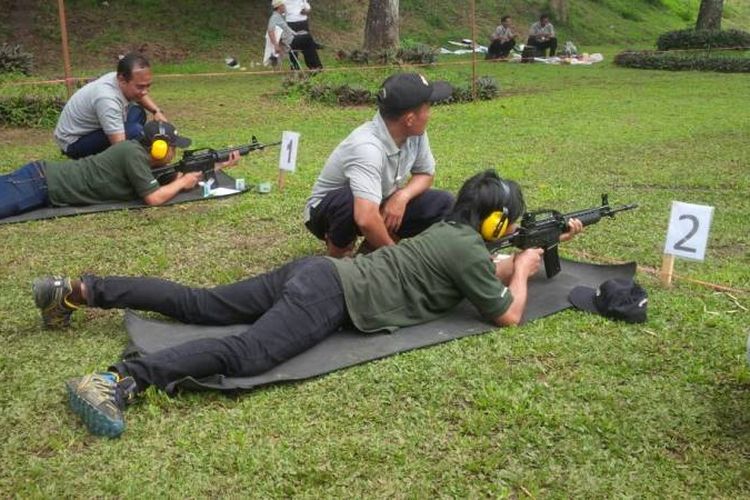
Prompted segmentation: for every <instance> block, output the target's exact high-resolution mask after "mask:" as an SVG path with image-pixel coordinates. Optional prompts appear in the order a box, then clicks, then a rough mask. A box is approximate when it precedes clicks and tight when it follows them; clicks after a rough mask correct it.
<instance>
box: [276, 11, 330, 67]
mask: <svg viewBox="0 0 750 500" xmlns="http://www.w3.org/2000/svg"><path fill="white" fill-rule="evenodd" d="M287 3H288V0H272V1H271V8H272V9H273V12H272V13H271V17H270V18H269V20H268V39H269V40H270V42H271V45H272V46H273V50H274V52H275V53H276V54H289V59H290V61H291V63H292V69H294V70H297V69H300V67H299V62H298V61H297V57H296V56H295V55H294V54H292V51H301V52H302V56H303V57H304V59H305V65H306V66H307V68H308V69H310V70H313V71H319V70H321V69H323V64H322V63H321V62H320V57H319V56H318V50H317V49H316V48H315V42H314V40H313V39H312V36H310V34H309V33H308V32H307V31H296V30H294V29H293V28H292V27H291V26H290V25H289V23H287V20H286V16H287ZM278 29H280V33H281V36H280V37H279V36H277V34H276V31H277V30H278Z"/></svg>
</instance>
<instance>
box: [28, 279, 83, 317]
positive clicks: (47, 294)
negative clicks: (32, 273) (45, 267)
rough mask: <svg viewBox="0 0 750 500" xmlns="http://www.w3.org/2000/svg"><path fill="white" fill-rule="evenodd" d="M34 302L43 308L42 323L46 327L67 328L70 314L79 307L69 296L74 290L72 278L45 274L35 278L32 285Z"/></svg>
mask: <svg viewBox="0 0 750 500" xmlns="http://www.w3.org/2000/svg"><path fill="white" fill-rule="evenodd" d="M31 290H32V292H33V294H34V302H35V303H36V306H37V307H38V308H39V309H40V310H41V313H42V323H43V324H44V326H45V327H46V328H67V327H68V326H70V316H71V315H72V314H73V311H75V310H76V309H78V307H76V306H75V305H73V304H71V303H70V302H69V301H68V300H67V297H68V295H70V293H71V292H72V291H73V287H72V286H71V284H70V278H67V277H64V276H45V277H43V278H37V279H35V280H34V284H33V285H32V287H31Z"/></svg>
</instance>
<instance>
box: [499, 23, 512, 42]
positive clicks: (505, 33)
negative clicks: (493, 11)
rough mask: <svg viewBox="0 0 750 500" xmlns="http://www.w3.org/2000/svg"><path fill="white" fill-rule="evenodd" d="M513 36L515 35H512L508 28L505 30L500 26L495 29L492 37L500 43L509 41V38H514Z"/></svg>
mask: <svg viewBox="0 0 750 500" xmlns="http://www.w3.org/2000/svg"><path fill="white" fill-rule="evenodd" d="M515 36H516V35H514V34H513V31H512V30H511V29H510V27H507V28H506V27H505V26H503V25H502V24H501V25H500V26H498V27H497V28H496V29H495V35H494V37H495V38H496V39H499V40H500V41H502V42H504V41H506V40H510V39H511V38H514V37H515Z"/></svg>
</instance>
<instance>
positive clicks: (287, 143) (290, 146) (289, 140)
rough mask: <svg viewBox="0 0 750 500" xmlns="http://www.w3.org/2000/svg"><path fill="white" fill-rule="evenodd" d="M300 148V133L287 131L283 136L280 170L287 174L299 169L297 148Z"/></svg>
mask: <svg viewBox="0 0 750 500" xmlns="http://www.w3.org/2000/svg"><path fill="white" fill-rule="evenodd" d="M298 147H299V132H289V131H288V130H285V131H284V133H283V134H282V136H281V154H280V155H279V168H280V169H281V170H286V171H287V172H294V169H295V168H297V148H298Z"/></svg>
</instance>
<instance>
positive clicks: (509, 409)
mask: <svg viewBox="0 0 750 500" xmlns="http://www.w3.org/2000/svg"><path fill="white" fill-rule="evenodd" d="M620 49H621V47H618V48H616V49H615V48H607V47H604V48H602V49H601V50H602V51H603V52H604V54H605V56H606V58H607V61H605V62H604V63H601V64H599V65H595V66H592V67H551V66H545V65H540V64H534V65H513V64H506V63H481V64H480V68H479V71H478V73H479V74H480V75H484V74H487V75H490V76H493V77H494V78H496V79H497V80H498V81H499V82H500V84H501V98H499V99H496V100H492V101H485V102H481V103H476V104H460V105H452V106H440V107H435V108H434V109H433V112H432V120H431V123H430V127H429V131H430V138H431V142H432V145H433V149H434V153H435V156H436V158H437V160H438V169H439V170H438V176H437V181H436V183H437V186H438V187H440V188H444V189H450V190H453V191H455V190H456V189H457V188H458V187H459V186H460V184H461V182H462V180H463V179H465V178H466V177H468V176H469V175H471V174H473V173H475V172H477V171H478V170H480V169H483V168H487V167H494V168H497V169H498V170H499V171H500V172H501V173H502V174H503V175H505V176H507V177H509V178H513V179H517V180H519V181H520V182H521V184H522V186H523V187H524V190H525V192H526V195H527V202H528V204H529V206H530V207H531V208H542V207H555V208H558V209H561V210H566V211H567V210H573V209H577V208H583V207H587V206H591V205H592V204H594V203H597V202H598V199H599V194H600V193H603V192H609V193H610V198H611V200H612V201H613V202H615V203H631V202H636V203H638V204H639V205H640V208H639V209H638V210H637V211H635V212H630V213H628V214H624V215H623V216H622V217H619V218H618V219H616V220H615V221H604V222H602V223H600V224H599V225H597V226H594V227H592V228H591V229H590V230H588V231H587V232H586V234H585V235H584V236H583V237H581V238H579V239H578V240H577V241H575V242H573V243H571V244H569V245H567V246H566V247H565V248H564V249H563V253H564V254H565V255H567V256H570V257H581V256H582V255H587V256H588V257H587V258H588V259H591V260H594V261H601V262H605V261H610V260H613V261H628V260H636V261H637V262H638V263H639V264H640V265H641V266H643V267H644V268H653V267H658V266H659V264H660V260H661V251H662V248H663V244H664V236H665V230H666V224H667V218H668V213H669V207H670V203H671V201H672V200H675V199H677V200H681V201H686V202H694V203H701V204H709V205H713V206H714V207H716V211H715V216H714V221H713V227H712V231H711V237H710V242H709V252H708V256H707V259H706V262H705V263H702V264H697V263H688V262H684V261H678V262H677V267H676V272H677V273H678V274H679V275H680V276H684V277H686V278H690V279H692V280H700V281H703V282H709V283H715V284H721V285H723V286H726V287H730V288H732V289H733V291H729V292H719V291H716V290H715V289H713V288H710V287H707V286H703V285H700V284H698V283H696V282H694V281H688V280H685V279H682V280H677V281H676V284H675V286H674V287H673V288H672V289H665V288H662V287H661V286H660V285H659V284H658V282H657V280H656V279H655V278H654V277H653V276H652V274H650V273H649V272H647V270H642V271H641V272H639V274H638V276H637V279H638V280H639V281H640V282H642V283H643V284H644V285H645V287H646V288H647V289H648V291H649V293H650V311H649V314H650V318H649V322H648V323H646V324H644V325H623V324H618V323H613V322H609V321H607V320H604V319H602V318H600V317H596V316H592V315H586V314H583V313H580V312H575V311H566V312H563V313H561V314H557V315H555V316H552V317H549V318H545V319H542V320H539V321H536V322H534V323H532V324H529V325H526V326H524V327H521V328H516V329H500V330H497V331H495V332H493V333H490V334H487V335H482V336H480V337H476V338H470V339H465V340H461V341H456V342H451V343H448V344H445V345H441V346H437V347H433V348H430V349H425V350H419V351H415V352H411V353H407V354H404V355H400V356H396V357H392V358H388V359H385V360H382V361H378V362H374V363H369V364H366V365H363V366H359V367H355V368H352V369H348V370H345V371H341V372H337V373H334V374H332V375H329V376H325V377H321V378H318V379H315V380H311V381H307V382H303V383H297V384H289V385H283V386H278V387H270V388H266V389H262V390H258V391H254V392H251V393H246V394H243V395H240V396H237V397H225V396H221V395H217V394H211V393H208V394H183V395H180V396H179V397H177V398H174V399H170V398H167V397H165V396H164V395H162V394H160V393H158V392H156V391H150V392H148V393H147V394H146V396H145V397H144V398H143V400H142V401H141V402H140V403H139V404H138V405H137V406H136V407H133V408H131V409H130V410H129V411H128V413H127V417H126V418H127V423H128V429H127V431H126V432H125V434H124V435H123V436H122V438H121V439H118V440H106V439H98V438H94V437H91V436H89V435H87V433H86V431H85V430H84V429H83V427H82V426H81V425H80V424H79V423H78V422H77V421H76V419H75V418H74V417H73V415H72V414H71V413H70V412H69V411H68V409H67V405H66V401H65V394H64V390H63V382H64V380H66V379H67V378H69V377H73V376H76V375H79V374H81V373H83V372H88V371H91V370H96V369H102V368H104V367H106V366H107V363H109V362H111V361H112V360H114V359H116V357H117V356H118V354H119V353H120V352H121V350H122V349H123V347H124V346H125V343H126V336H125V332H124V329H123V326H122V321H121V318H122V315H121V313H120V312H118V311H93V310H92V311H88V310H87V311H83V314H80V315H79V316H78V317H77V318H76V319H75V320H74V328H72V329H70V330H68V331H64V332H54V333H53V332H47V331H43V330H42V329H41V328H40V326H39V323H38V320H37V313H36V311H35V310H34V307H33V302H32V299H31V295H30V283H31V280H32V279H33V278H34V277H35V276H37V275H40V274H44V273H48V272H51V271H54V272H61V273H67V274H72V275H76V274H79V273H81V272H94V273H100V274H121V275H153V276H160V277H164V278H169V279H175V280H179V281H183V282H186V283H191V284H194V285H209V284H217V283H227V282H230V281H232V280H235V279H240V278H242V277H244V276H247V275H249V274H254V273H258V272H262V271H264V270H267V269H270V268H272V267H274V266H276V265H278V264H281V263H282V262H285V261H287V260H289V259H292V258H296V257H301V256H303V255H309V254H314V253H321V252H322V245H321V244H320V243H319V242H317V241H315V240H314V238H312V237H311V236H310V235H309V234H308V233H307V232H306V230H305V229H304V227H303V226H302V223H301V211H302V206H303V203H304V200H305V199H306V197H307V195H308V193H309V190H310V187H311V185H312V183H313V181H314V179H315V177H316V176H317V174H318V172H319V170H320V168H321V166H322V164H323V162H324V161H325V159H326V157H327V155H328V154H329V153H330V151H331V150H332V149H333V148H334V147H335V146H336V144H337V143H338V142H339V141H340V140H341V139H343V138H344V137H345V136H346V135H347V134H348V133H349V131H350V130H351V129H353V128H354V127H355V126H357V125H358V124H360V123H361V122H363V121H364V120H367V119H369V118H370V117H371V116H372V114H373V109H372V108H369V107H358V108H347V109H338V108H334V107H329V106H325V105H320V104H311V103H306V102H300V101H299V100H297V99H293V98H291V97H289V96H286V95H284V94H283V93H282V90H281V85H280V82H281V76H280V75H274V74H264V75H249V74H244V75H242V74H228V75H226V76H218V77H197V76H196V77H185V78H176V77H169V76H167V75H164V74H159V73H158V72H159V70H158V69H157V79H156V82H155V85H154V87H153V94H154V96H155V97H156V98H157V100H158V102H159V103H160V105H161V106H162V108H164V109H165V110H166V111H167V115H168V116H169V117H170V119H171V120H173V121H175V122H177V123H178V124H179V125H180V128H181V130H182V131H183V132H184V133H185V134H186V135H189V136H191V137H192V138H193V139H194V144H195V145H196V146H198V147H201V146H225V145H228V144H238V143H240V142H242V141H245V140H247V139H248V138H249V137H250V136H251V135H252V134H255V135H257V136H258V138H259V139H261V140H263V141H271V140H274V139H276V138H278V137H279V136H280V134H281V131H283V130H295V131H298V132H301V134H302V142H301V146H300V156H299V162H298V172H297V173H295V174H294V175H291V176H289V177H288V179H287V187H286V189H285V190H284V191H283V192H280V191H278V190H274V192H272V193H271V194H269V195H260V194H253V195H247V196H241V197H236V198H232V199H229V200H224V201H212V202H199V203H194V204H189V205H183V206H177V207H167V208H156V209H148V210H142V211H135V212H116V213H106V214H99V215H93V216H82V217H74V218H67V219H61V220H57V221H39V222H33V223H27V224H20V225H11V226H0V241H2V251H1V252H0V276H2V286H1V287H0V289H1V290H2V293H0V318H2V321H1V322H0V339H1V340H2V342H3V349H2V351H0V436H3V439H2V440H0V495H2V496H24V497H27V496H118V497H124V496H143V497H152V496H184V497H198V496H218V495H222V496H229V495H238V496H239V495H243V496H244V495H249V496H253V497H269V496H276V497H281V496H293V495H294V496H302V497H318V498H319V497H332V496H335V497H365V496H366V497H372V496H377V497H385V496H396V497H427V496H442V497H478V496H501V497H502V496H511V497H525V496H529V497H541V496H545V497H561V498H562V497H564V498H570V497H582V496H586V497H610V496H625V497H632V496H658V497H667V496H669V497H704V496H712V497H727V498H734V497H742V496H746V495H748V494H749V493H750V473H749V472H748V470H749V469H748V468H747V459H748V457H749V456H750V444H749V443H750V371H749V370H748V368H747V362H746V360H745V341H746V339H747V335H748V330H747V325H748V312H747V308H748V307H750V301H749V300H748V296H749V295H748V289H750V266H749V264H750V253H749V252H748V248H750V247H749V245H748V243H749V240H750V238H749V237H748V233H747V222H746V221H747V213H748V212H749V211H750V202H749V201H748V196H747V193H748V189H749V188H750V168H749V167H748V165H750V149H748V146H747V137H748V133H750V123H748V121H747V119H746V113H743V112H742V110H743V109H745V107H746V102H745V100H746V99H745V98H746V92H747V85H748V77H747V75H724V74H722V75H719V74H709V73H692V72H686V73H678V74H675V73H670V72H661V71H650V72H643V71H638V70H631V69H624V68H618V67H615V66H613V65H612V64H611V63H610V62H609V61H611V56H612V55H613V54H614V53H616V52H617V51H619V50H620ZM592 51H593V50H592ZM458 61H459V62H463V63H465V62H466V61H467V60H466V59H458ZM176 69H179V68H176ZM357 71H360V72H368V73H370V72H371V73H372V78H375V79H381V78H382V77H384V76H385V74H386V73H387V70H384V69H358V70H357ZM424 71H425V72H426V73H428V75H433V74H434V75H436V76H440V77H447V78H450V79H456V80H457V81H458V80H461V81H466V80H467V79H468V78H469V74H470V69H469V66H468V65H466V64H459V65H455V66H446V67H440V68H437V69H429V68H428V69H425V70H424ZM0 145H1V149H0V172H7V171H10V170H12V169H13V168H15V167H17V166H19V165H21V164H22V163H23V162H25V161H27V160H30V159H32V158H40V157H41V158H50V159H53V158H59V153H58V152H57V151H56V150H55V147H54V145H53V143H52V140H51V130H48V129H2V130H0ZM277 165H278V157H277V153H276V152H275V151H267V152H264V153H259V154H256V155H254V156H250V157H247V158H246V159H244V160H243V163H242V164H241V165H240V166H239V167H238V168H237V169H236V170H235V172H234V174H235V175H237V176H241V177H244V178H245V179H247V181H248V183H257V182H260V181H264V180H274V179H275V178H276V175H277V170H276V166H277Z"/></svg>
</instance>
